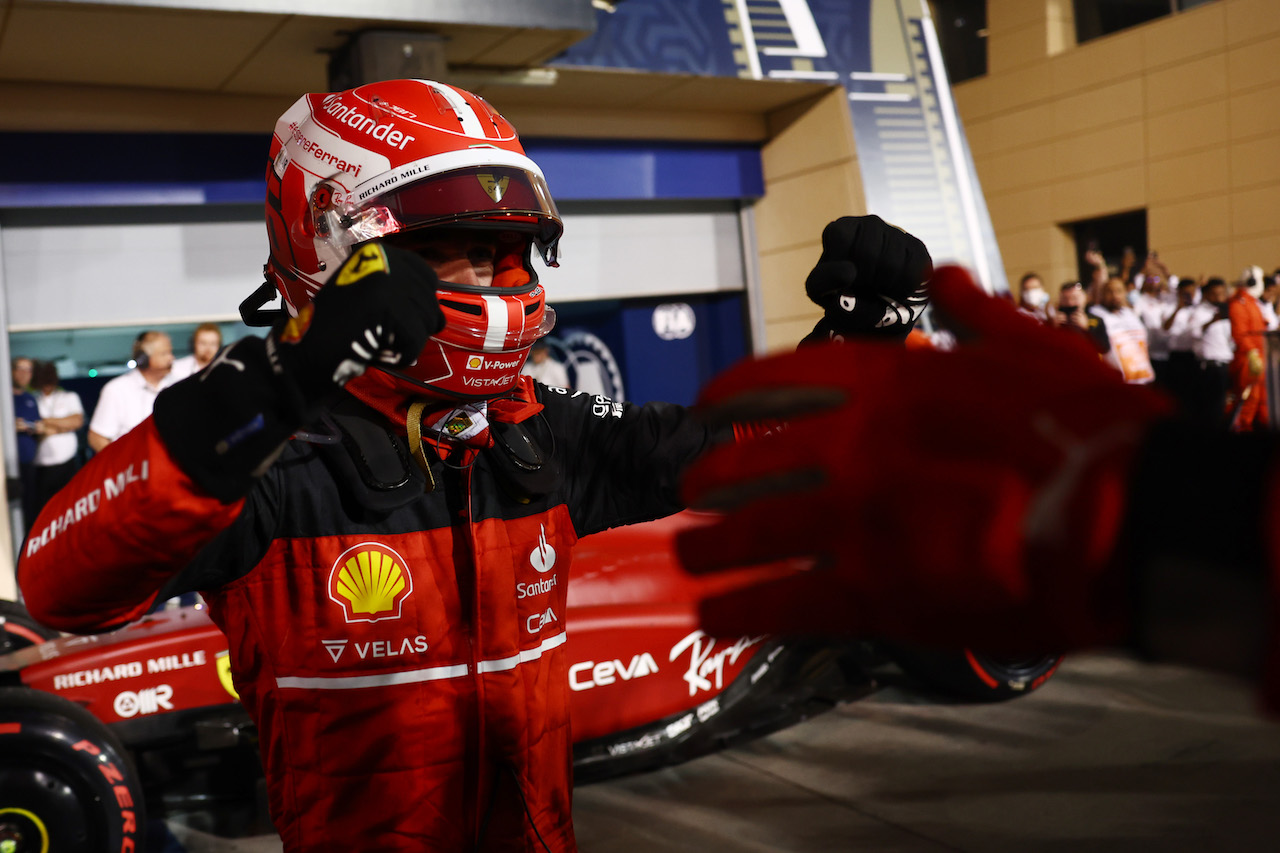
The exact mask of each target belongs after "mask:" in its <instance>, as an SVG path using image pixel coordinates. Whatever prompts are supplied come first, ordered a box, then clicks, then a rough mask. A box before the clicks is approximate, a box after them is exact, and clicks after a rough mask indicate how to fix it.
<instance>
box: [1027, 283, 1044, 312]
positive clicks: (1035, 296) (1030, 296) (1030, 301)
mask: <svg viewBox="0 0 1280 853" xmlns="http://www.w3.org/2000/svg"><path fill="white" fill-rule="evenodd" d="M1022 300H1023V301H1024V302H1026V303H1027V305H1029V306H1030V307H1032V308H1043V307H1044V306H1045V305H1047V304H1049V291H1047V290H1045V289H1044V288H1041V287H1037V288H1034V289H1032V290H1028V291H1026V292H1025V293H1023V294H1022Z"/></svg>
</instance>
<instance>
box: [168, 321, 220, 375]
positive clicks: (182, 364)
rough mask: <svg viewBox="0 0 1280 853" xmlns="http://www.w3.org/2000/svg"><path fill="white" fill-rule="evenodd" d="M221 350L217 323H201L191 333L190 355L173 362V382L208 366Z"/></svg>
mask: <svg viewBox="0 0 1280 853" xmlns="http://www.w3.org/2000/svg"><path fill="white" fill-rule="evenodd" d="M220 349H222V329H221V328H219V326H218V324H217V323H201V324H200V325H199V326H196V330H195V331H194V332H192V333H191V354H190V355H184V356H183V357H182V358H179V359H175V360H174V362H173V373H172V376H173V381H174V382H177V381H178V380H180V379H186V378H187V377H188V376H190V375H191V374H193V373H199V372H200V371H202V370H204V369H205V368H206V367H208V366H209V363H210V362H212V361H213V357H214V356H215V355H217V354H218V350H220Z"/></svg>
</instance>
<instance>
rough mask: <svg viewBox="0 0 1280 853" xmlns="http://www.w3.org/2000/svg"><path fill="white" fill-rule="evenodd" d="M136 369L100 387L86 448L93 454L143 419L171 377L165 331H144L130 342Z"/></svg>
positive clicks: (169, 343) (170, 347)
mask: <svg viewBox="0 0 1280 853" xmlns="http://www.w3.org/2000/svg"><path fill="white" fill-rule="evenodd" d="M133 360H134V362H135V363H136V365H137V366H136V367H135V368H134V369H133V370H130V371H129V372H128V373H123V374H121V375H120V376H117V377H116V378H115V379H112V380H111V381H110V382H108V383H107V384H106V385H104V386H102V394H101V395H100V396H99V397H98V405H97V406H96V407H94V410H93V418H92V419H91V420H90V421H89V446H90V447H92V448H93V451H94V452H95V453H96V452H98V451H99V450H101V449H102V448H104V447H106V446H107V445H108V444H110V443H111V442H113V441H115V440H116V439H117V438H119V437H120V436H122V435H124V434H125V433H126V432H128V431H129V430H131V429H133V428H134V427H136V426H137V425H138V424H140V423H142V422H143V421H144V420H146V418H147V415H149V414H151V409H152V407H153V406H155V402H156V395H157V394H159V393H160V392H161V391H162V390H163V389H165V388H168V387H169V386H170V385H172V384H173V383H174V382H176V381H177V379H176V378H175V377H174V376H173V342H172V341H171V340H169V336H168V335H166V334H165V333H164V332H155V331H151V332H143V333H142V334H140V335H138V339H137V340H136V341H134V343H133Z"/></svg>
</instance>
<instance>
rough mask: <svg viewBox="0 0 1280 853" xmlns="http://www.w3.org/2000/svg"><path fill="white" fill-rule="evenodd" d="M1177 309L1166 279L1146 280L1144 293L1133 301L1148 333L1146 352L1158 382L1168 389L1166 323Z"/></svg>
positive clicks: (1167, 337) (1143, 288)
mask: <svg viewBox="0 0 1280 853" xmlns="http://www.w3.org/2000/svg"><path fill="white" fill-rule="evenodd" d="M1176 307H1177V305H1176V303H1175V302H1174V300H1173V298H1172V297H1171V296H1170V294H1169V283H1168V281H1166V280H1165V278H1164V277H1163V276H1145V277H1144V278H1143V282H1142V289H1141V291H1140V292H1139V293H1138V295H1137V296H1136V297H1134V300H1133V310H1134V312H1136V313H1137V315H1138V318H1139V319H1140V320H1142V325H1143V326H1145V327H1146V329H1147V350H1148V352H1149V354H1150V356H1151V366H1152V367H1153V368H1154V369H1155V372H1156V382H1158V383H1160V384H1161V385H1162V386H1165V387H1167V385H1168V378H1167V376H1166V374H1167V373H1168V371H1169V332H1168V330H1167V329H1166V328H1165V321H1166V320H1168V319H1169V317H1170V316H1171V315H1172V314H1173V312H1174V310H1175V308H1176Z"/></svg>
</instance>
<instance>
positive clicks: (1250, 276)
mask: <svg viewBox="0 0 1280 853" xmlns="http://www.w3.org/2000/svg"><path fill="white" fill-rule="evenodd" d="M1242 278H1243V279H1244V280H1245V281H1246V282H1248V286H1247V287H1246V288H1245V292H1246V293H1248V294H1249V295H1250V296H1252V297H1253V298H1254V299H1261V298H1262V287H1263V283H1262V267H1257V266H1253V267H1245V268H1244V275H1243V276H1242Z"/></svg>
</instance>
